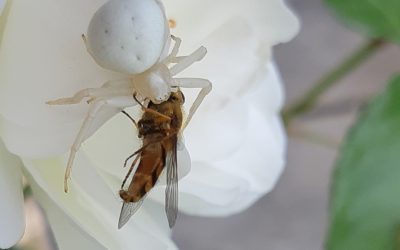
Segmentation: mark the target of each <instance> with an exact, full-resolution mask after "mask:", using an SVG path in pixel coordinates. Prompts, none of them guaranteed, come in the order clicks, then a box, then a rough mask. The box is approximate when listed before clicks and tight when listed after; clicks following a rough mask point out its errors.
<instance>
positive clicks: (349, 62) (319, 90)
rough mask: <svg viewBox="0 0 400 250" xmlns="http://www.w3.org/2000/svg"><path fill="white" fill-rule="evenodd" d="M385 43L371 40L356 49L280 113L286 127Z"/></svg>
mask: <svg viewBox="0 0 400 250" xmlns="http://www.w3.org/2000/svg"><path fill="white" fill-rule="evenodd" d="M384 44H385V42H384V41H383V40H381V39H371V40H369V41H368V42H367V43H366V44H364V45H363V46H361V47H360V48H359V49H357V50H356V51H355V52H354V53H353V54H352V55H350V56H349V57H348V58H346V59H345V60H344V61H343V62H342V63H340V64H339V65H338V66H337V67H336V68H334V69H333V70H331V71H330V72H328V73H327V74H326V75H325V76H323V77H322V78H321V79H320V80H318V81H317V82H316V83H315V84H314V85H313V87H312V88H311V89H310V90H309V91H308V92H306V93H305V94H304V95H303V96H302V97H301V98H300V99H299V100H297V101H296V102H295V103H293V104H291V105H289V106H288V107H287V108H286V109H285V110H284V111H283V113H282V116H283V120H284V122H285V124H286V126H287V125H288V124H289V122H290V121H291V120H292V119H293V118H294V117H295V116H297V115H299V114H302V113H306V112H307V111H309V110H310V109H312V108H313V107H314V105H315V103H316V102H317V101H318V98H319V97H320V96H321V94H323V93H324V92H326V91H327V90H328V89H329V88H331V87H332V86H334V85H335V84H336V83H338V82H339V81H340V80H341V79H342V78H343V77H345V76H346V75H348V74H349V73H350V72H352V71H353V70H354V69H355V68H356V67H358V66H359V65H361V64H362V63H363V62H364V61H365V60H366V59H367V58H369V57H370V56H371V55H372V54H373V53H374V52H376V51H377V50H378V49H380V48H381V47H382V46H383V45H384Z"/></svg>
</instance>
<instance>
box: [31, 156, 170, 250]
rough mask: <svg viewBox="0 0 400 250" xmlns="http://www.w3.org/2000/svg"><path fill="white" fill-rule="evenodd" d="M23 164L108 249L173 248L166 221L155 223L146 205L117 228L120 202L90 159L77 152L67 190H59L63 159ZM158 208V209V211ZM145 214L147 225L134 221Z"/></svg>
mask: <svg viewBox="0 0 400 250" xmlns="http://www.w3.org/2000/svg"><path fill="white" fill-rule="evenodd" d="M24 163H25V165H26V167H27V169H28V171H29V173H30V174H31V175H32V180H34V181H35V182H36V183H37V184H38V186H39V187H40V188H41V189H42V190H43V191H44V192H46V194H47V195H48V197H49V198H50V199H52V200H53V201H54V203H55V204H57V205H58V206H59V208H60V209H61V210H62V211H63V213H65V214H66V216H68V217H70V219H71V220H72V221H73V222H74V224H75V225H77V226H78V227H79V228H80V229H79V230H83V231H85V232H87V234H88V235H90V236H91V237H92V238H94V239H96V240H97V241H98V242H99V243H100V244H101V245H103V246H105V247H106V248H108V249H127V248H130V247H132V244H133V246H136V247H137V248H139V249H143V248H146V249H166V248H169V247H170V248H173V247H174V245H173V243H172V242H171V241H170V240H169V237H168V235H169V232H168V231H166V230H164V228H167V222H166V221H165V223H164V222H155V221H153V220H151V216H150V215H147V214H146V204H145V205H144V206H143V207H142V209H140V211H139V212H138V213H137V214H136V215H135V216H134V217H133V218H132V219H131V221H130V223H128V224H127V225H126V227H124V228H123V229H122V230H118V229H117V221H118V216H119V211H120V206H121V204H122V203H121V201H120V199H119V197H118V195H117V191H118V190H112V189H110V187H109V186H107V185H106V183H105V182H104V181H103V178H102V177H101V176H99V175H98V173H97V171H96V169H94V168H93V167H92V164H91V162H90V161H88V160H87V159H86V157H84V155H83V154H82V153H81V154H78V157H77V160H76V163H75V166H74V171H73V176H72V182H70V191H69V193H68V194H65V193H63V190H62V183H63V175H64V166H65V160H61V159H57V158H55V159H48V160H35V161H29V160H24ZM161 211H162V210H161ZM141 216H145V218H146V219H144V220H145V222H147V224H145V223H143V224H137V223H135V218H136V219H137V220H138V218H139V217H141Z"/></svg>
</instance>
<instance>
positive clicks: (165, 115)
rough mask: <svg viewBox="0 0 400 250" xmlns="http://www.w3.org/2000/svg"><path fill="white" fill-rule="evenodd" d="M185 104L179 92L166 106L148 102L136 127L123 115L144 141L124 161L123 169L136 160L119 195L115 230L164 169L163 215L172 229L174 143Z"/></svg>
mask: <svg viewBox="0 0 400 250" xmlns="http://www.w3.org/2000/svg"><path fill="white" fill-rule="evenodd" d="M134 98H135V97H134ZM184 101H185V97H184V95H183V93H182V92H181V91H180V90H178V91H177V92H172V93H171V95H170V97H169V98H168V100H166V101H165V102H162V103H160V104H155V103H153V102H149V104H148V105H147V107H144V106H142V107H143V109H144V113H143V115H142V118H141V120H139V122H138V123H137V124H136V122H135V121H134V120H133V119H132V118H131V117H130V116H129V115H128V114H127V113H126V112H125V111H123V113H124V114H125V115H127V116H128V117H129V118H130V119H131V120H132V121H133V122H134V123H135V124H136V126H137V128H138V136H139V138H141V139H142V140H143V146H142V148H140V149H139V150H137V151H136V152H134V153H133V154H132V155H131V156H129V157H128V159H127V160H126V161H125V165H126V164H127V162H128V160H129V159H131V158H133V157H135V156H136V157H135V159H134V160H133V162H132V164H131V167H130V169H129V171H128V174H127V175H126V177H125V179H124V181H123V182H122V185H121V190H120V192H119V195H120V197H121V199H122V200H123V201H124V203H123V205H122V209H121V214H120V218H119V222H118V228H121V227H123V226H124V225H125V224H126V223H127V222H128V220H129V219H130V217H131V216H132V215H133V214H134V213H135V212H136V211H137V210H138V209H139V207H140V206H141V205H142V203H143V200H144V198H145V196H146V194H147V193H148V192H149V191H150V190H151V189H152V188H153V187H154V186H155V185H156V183H157V180H158V179H159V177H160V175H161V173H162V172H163V170H164V169H166V171H167V172H166V178H167V186H166V190H165V211H166V214H167V218H168V223H169V226H170V227H171V228H172V227H173V226H174V225H175V221H176V218H177V213H178V166H177V143H178V136H179V133H180V131H181V127H182V120H183V118H182V117H183V115H182V105H183V103H184ZM138 162H139V163H138ZM137 163H138V164H137ZM136 165H138V166H137V168H136V171H135V173H134V174H133V177H132V180H131V182H130V184H129V187H128V188H127V189H124V186H125V183H126V182H127V180H128V178H129V176H130V175H131V173H132V171H133V169H134V168H135V166H136Z"/></svg>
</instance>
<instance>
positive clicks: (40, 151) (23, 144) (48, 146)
mask: <svg viewBox="0 0 400 250" xmlns="http://www.w3.org/2000/svg"><path fill="white" fill-rule="evenodd" d="M60 112H64V113H65V112H66V110H65V108H61V111H60ZM119 112H120V110H119V109H117V108H112V107H107V108H104V109H102V110H101V111H100V112H99V115H98V116H96V117H95V118H94V120H93V123H92V126H91V128H90V130H89V131H88V133H87V135H86V137H85V138H88V137H89V136H91V135H92V134H93V133H94V132H96V130H97V129H98V128H100V127H101V125H103V124H104V122H106V121H107V120H109V119H110V118H111V117H113V116H114V115H115V114H117V113H119ZM66 113H67V114H68V112H66ZM66 116H68V115H66ZM0 121H1V122H2V124H3V127H2V134H3V140H4V142H5V144H6V145H7V148H8V149H9V150H10V151H11V152H12V153H14V154H18V155H19V156H22V157H28V158H43V157H49V156H52V155H58V154H60V153H64V152H66V151H67V150H69V148H70V145H72V143H73V141H74V140H75V137H76V135H77V133H78V130H79V128H80V127H81V125H82V122H83V120H77V121H71V122H66V123H65V124H62V125H54V124H47V125H44V124H42V125H36V126H35V124H31V123H28V124H23V125H20V124H18V123H15V122H12V121H10V120H8V119H5V118H4V117H2V116H1V115H0ZM39 144H40V147H38V145H39Z"/></svg>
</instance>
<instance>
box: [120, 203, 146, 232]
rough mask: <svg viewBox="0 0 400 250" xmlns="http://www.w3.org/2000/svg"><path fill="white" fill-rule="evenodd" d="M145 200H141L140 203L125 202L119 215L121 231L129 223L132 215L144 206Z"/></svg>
mask: <svg viewBox="0 0 400 250" xmlns="http://www.w3.org/2000/svg"><path fill="white" fill-rule="evenodd" d="M143 200H144V199H141V200H140V201H138V202H124V204H123V205H122V208H121V213H120V215H119V221H118V229H121V228H122V227H123V226H124V225H125V224H126V223H127V222H128V221H129V219H130V218H131V217H132V215H133V214H134V213H136V211H137V210H138V209H139V208H140V206H141V205H142V204H143Z"/></svg>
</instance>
